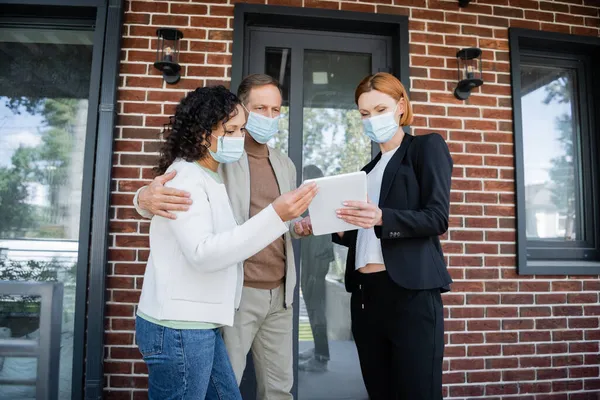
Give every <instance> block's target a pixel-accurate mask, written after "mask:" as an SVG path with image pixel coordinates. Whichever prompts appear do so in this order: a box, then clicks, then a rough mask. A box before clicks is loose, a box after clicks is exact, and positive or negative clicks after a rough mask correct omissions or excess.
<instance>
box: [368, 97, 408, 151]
mask: <svg viewBox="0 0 600 400" xmlns="http://www.w3.org/2000/svg"><path fill="white" fill-rule="evenodd" d="M397 108H398V105H397V104H396V107H394V111H392V112H388V113H385V114H380V115H376V116H374V117H370V118H365V119H363V121H362V122H363V127H364V129H365V135H367V136H368V137H369V138H370V139H371V140H372V141H374V142H376V143H385V142H387V141H388V140H390V139H391V138H393V137H394V135H395V134H396V132H397V131H398V127H399V126H398V123H397V122H396V109H397Z"/></svg>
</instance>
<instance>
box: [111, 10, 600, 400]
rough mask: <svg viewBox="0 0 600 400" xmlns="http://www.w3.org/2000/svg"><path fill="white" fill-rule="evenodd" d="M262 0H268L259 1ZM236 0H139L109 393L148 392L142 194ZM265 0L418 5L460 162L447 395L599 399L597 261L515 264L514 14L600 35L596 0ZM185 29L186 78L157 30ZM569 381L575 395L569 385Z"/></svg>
mask: <svg viewBox="0 0 600 400" xmlns="http://www.w3.org/2000/svg"><path fill="white" fill-rule="evenodd" d="M254 2H257V3H264V1H254ZM232 3H235V1H234V0H231V1H228V0H206V1H191V2H185V1H154V0H146V1H127V2H126V5H125V10H126V14H125V26H124V29H123V41H122V47H123V50H122V56H121V60H122V62H121V76H120V87H119V104H118V110H119V119H118V125H117V127H116V129H115V147H114V149H115V154H114V157H113V160H114V169H113V185H112V190H113V192H112V208H111V217H112V218H111V225H110V241H109V243H110V248H109V265H107V287H108V290H107V296H106V300H107V313H106V315H107V318H106V362H105V371H106V398H108V399H143V398H146V393H145V390H144V388H145V386H146V383H147V382H146V378H145V375H144V372H145V367H144V364H143V363H142V361H141V360H140V357H139V354H138V351H137V349H136V347H135V345H134V334H133V330H134V307H135V304H136V302H137V301H138V298H139V294H140V289H141V283H142V275H143V272H144V267H145V261H146V259H147V257H148V236H147V233H148V227H149V224H148V222H141V221H140V220H139V218H138V217H137V215H136V213H135V212H134V210H133V208H132V207H131V202H132V198H133V193H134V191H135V190H136V189H137V188H138V187H140V186H142V185H144V184H145V183H147V182H148V180H149V179H151V178H152V177H153V175H152V171H151V168H152V166H153V164H154V162H155V157H156V153H155V152H156V151H157V149H158V147H159V142H158V134H159V131H160V128H161V127H162V124H163V123H165V122H166V121H167V116H168V115H170V114H171V113H172V112H173V110H174V106H175V104H176V103H177V102H178V100H179V99H180V98H181V97H182V96H184V94H185V92H186V90H189V89H193V88H196V87H197V86H202V85H205V84H212V83H221V82H223V83H225V84H227V82H228V81H229V79H230V78H229V77H230V74H231V50H232V26H233V4H232ZM457 3H458V1H457V0H451V1H439V0H365V1H364V2H357V1H320V0H268V4H278V5H288V6H298V7H301V6H304V7H319V8H328V9H335V10H340V9H341V10H352V11H361V12H378V13H387V14H401V15H407V16H409V18H410V52H411V56H410V64H411V71H410V76H411V82H410V83H411V88H412V90H411V93H412V94H411V96H412V100H413V101H414V104H415V111H416V114H417V118H416V119H415V123H414V128H415V129H416V132H417V133H420V132H427V131H431V130H433V131H437V132H440V133H441V134H443V135H444V136H445V137H446V139H447V140H448V144H449V146H450V149H451V151H452V155H453V157H454V161H455V166H456V167H455V172H454V180H453V192H452V205H451V215H452V218H451V229H450V231H449V233H448V234H447V235H446V236H445V241H444V248H445V251H446V255H447V258H448V262H449V270H450V272H451V274H452V276H453V278H454V280H455V283H454V285H453V291H452V292H451V293H449V294H446V295H444V302H445V306H446V310H445V311H446V317H447V318H446V328H447V333H446V341H447V348H446V361H445V370H446V374H445V380H444V381H445V389H444V392H445V394H446V396H447V397H448V398H465V397H481V398H486V399H500V398H519V399H538V400H539V399H596V394H597V393H600V379H599V366H600V356H599V344H600V327H599V316H600V303H599V301H598V293H599V291H600V281H599V279H598V277H597V276H591V277H582V276H573V277H564V276H538V277H536V278H525V277H521V276H518V275H517V274H516V266H515V264H516V259H515V206H514V190H515V189H514V169H513V133H512V110H511V98H510V95H511V88H510V65H509V53H508V27H523V28H530V29H541V30H546V31H556V32H563V33H571V34H578V35H591V36H600V15H599V10H600V8H599V7H600V5H599V4H598V2H597V1H596V0H560V1H547V0H540V1H538V0H477V1H474V2H473V3H472V4H471V5H469V7H468V8H466V9H459V8H458V7H457ZM158 26H176V27H178V28H180V29H182V30H183V32H184V35H185V39H184V40H183V41H182V53H181V63H182V64H183V71H182V80H181V82H180V83H179V84H178V85H176V86H167V85H166V84H165V83H164V82H163V80H162V78H161V77H160V76H159V74H158V73H157V71H156V70H155V69H154V68H153V67H152V62H153V61H154V57H155V52H154V50H153V49H154V46H155V42H154V39H155V30H156V28H157V27H158ZM466 46H478V47H480V48H481V49H482V50H483V59H484V60H485V62H484V70H485V76H484V79H485V82H486V83H485V85H484V86H483V87H482V89H481V91H480V92H476V93H475V94H474V95H473V96H472V97H471V98H470V99H469V101H468V102H466V103H463V102H459V101H457V100H455V99H454V97H453V95H452V90H453V88H454V85H455V83H456V71H455V66H456V65H455V64H456V60H455V54H456V50H457V49H458V48H461V47H466ZM567 393H569V394H567Z"/></svg>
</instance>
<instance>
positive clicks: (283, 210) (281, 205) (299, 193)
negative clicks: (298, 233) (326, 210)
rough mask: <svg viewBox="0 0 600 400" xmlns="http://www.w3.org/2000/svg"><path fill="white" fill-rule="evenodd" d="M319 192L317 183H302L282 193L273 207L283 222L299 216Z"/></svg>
mask: <svg viewBox="0 0 600 400" xmlns="http://www.w3.org/2000/svg"><path fill="white" fill-rule="evenodd" d="M316 194H317V184H316V183H309V184H307V185H302V186H300V187H299V188H298V189H296V190H292V191H291V192H287V193H285V194H282V195H281V196H279V197H278V198H276V199H275V201H274V202H273V208H274V209H275V212H277V215H279V218H281V220H282V221H283V222H287V221H291V220H293V219H296V218H298V217H299V216H301V215H302V214H304V212H305V211H306V209H308V206H309V205H310V202H311V201H312V199H313V198H314V197H315V196H316Z"/></svg>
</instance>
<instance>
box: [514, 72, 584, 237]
mask: <svg viewBox="0 0 600 400" xmlns="http://www.w3.org/2000/svg"><path fill="white" fill-rule="evenodd" d="M576 87H577V85H576V72H575V71H574V70H571V69H566V68H557V67H544V66H540V65H527V64H526V65H524V66H522V68H521V88H522V93H524V94H523V95H522V98H521V104H522V115H523V145H524V164H525V208H526V227H527V228H526V232H527V238H528V239H544V240H584V239H585V238H584V237H583V228H584V227H583V222H584V221H583V219H582V218H581V217H582V216H581V213H580V211H581V207H580V201H581V189H582V188H581V186H580V184H579V182H580V181H581V177H580V174H581V166H580V157H579V153H578V143H577V132H578V122H577V114H576V113H574V111H573V110H574V109H575V107H576V101H575V100H576V92H575V88H576Z"/></svg>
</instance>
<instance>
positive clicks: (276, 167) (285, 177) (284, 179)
mask: <svg viewBox="0 0 600 400" xmlns="http://www.w3.org/2000/svg"><path fill="white" fill-rule="evenodd" d="M269 162H270V163H271V168H273V173H274V174H275V179H276V180H277V185H278V186H279V192H280V193H281V194H284V193H287V192H289V191H290V190H292V188H291V187H290V179H289V174H288V171H287V170H286V169H285V168H284V165H283V164H282V163H281V161H280V160H278V159H277V158H275V157H273V153H272V152H271V149H270V148H269Z"/></svg>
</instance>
